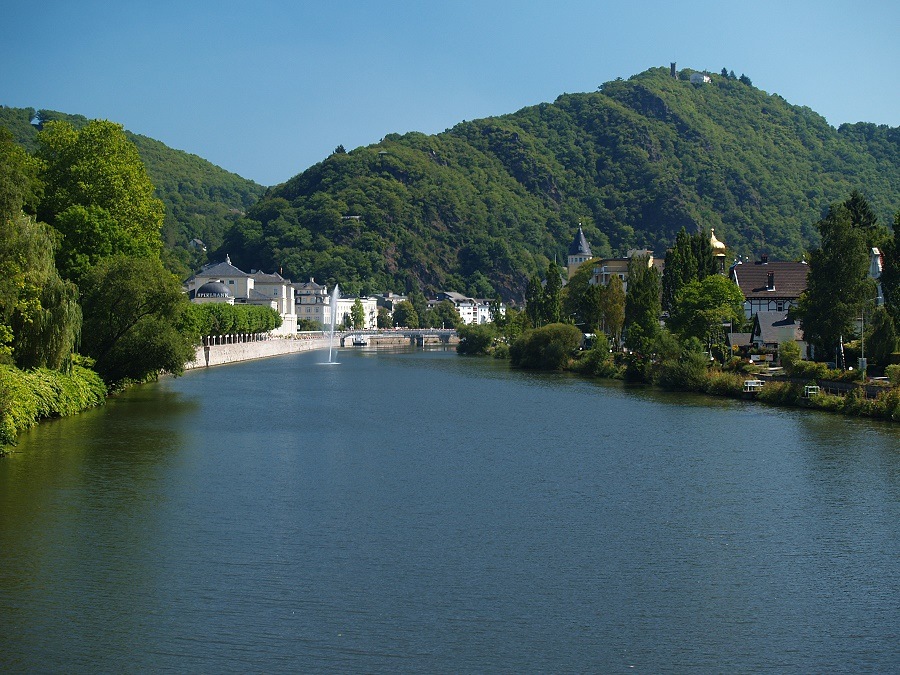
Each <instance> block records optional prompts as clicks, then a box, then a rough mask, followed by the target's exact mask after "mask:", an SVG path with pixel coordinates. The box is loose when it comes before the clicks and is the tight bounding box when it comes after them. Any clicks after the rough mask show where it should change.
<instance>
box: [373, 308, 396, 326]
mask: <svg viewBox="0 0 900 675" xmlns="http://www.w3.org/2000/svg"><path fill="white" fill-rule="evenodd" d="M375 321H376V325H377V326H378V328H393V327H394V319H393V317H392V316H391V313H390V312H389V311H388V310H387V308H386V307H379V308H378V315H377V316H376V317H375Z"/></svg>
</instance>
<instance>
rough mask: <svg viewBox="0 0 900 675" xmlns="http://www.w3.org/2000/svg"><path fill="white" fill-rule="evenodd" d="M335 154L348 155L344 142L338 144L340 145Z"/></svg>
mask: <svg viewBox="0 0 900 675" xmlns="http://www.w3.org/2000/svg"><path fill="white" fill-rule="evenodd" d="M334 154H335V155H346V154H347V150H346V149H345V148H344V145H343V143H341V144H338V146H337V147H336V148H335V149H334Z"/></svg>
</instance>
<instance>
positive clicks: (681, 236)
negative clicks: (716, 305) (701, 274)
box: [662, 227, 697, 311]
mask: <svg viewBox="0 0 900 675" xmlns="http://www.w3.org/2000/svg"><path fill="white" fill-rule="evenodd" d="M696 280H697V260H696V258H695V257H694V245H693V239H692V238H691V237H690V236H689V235H688V233H687V230H685V228H683V227H682V228H681V229H680V230H679V231H678V234H677V235H675V245H674V246H673V247H672V248H671V250H669V251H668V252H667V253H666V267H665V270H664V271H663V277H662V307H663V309H665V310H667V311H671V310H672V308H673V307H674V305H675V297H676V296H677V295H678V292H679V291H680V290H681V289H682V287H684V286H686V285H687V284H689V283H691V282H692V281H696Z"/></svg>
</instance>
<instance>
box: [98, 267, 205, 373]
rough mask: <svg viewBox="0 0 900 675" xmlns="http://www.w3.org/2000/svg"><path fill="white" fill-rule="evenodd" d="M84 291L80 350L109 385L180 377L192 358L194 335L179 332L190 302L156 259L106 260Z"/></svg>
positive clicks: (175, 280)
mask: <svg viewBox="0 0 900 675" xmlns="http://www.w3.org/2000/svg"><path fill="white" fill-rule="evenodd" d="M82 288H83V289H84V290H83V294H84V295H83V304H82V307H83V310H84V330H83V333H82V351H83V352H84V353H85V354H86V355H88V356H90V357H91V358H93V359H95V361H96V370H97V372H98V373H99V374H100V376H101V377H102V378H103V379H104V381H106V382H107V383H108V384H112V385H117V384H118V383H121V382H123V381H125V380H136V381H143V380H145V379H147V378H148V377H154V376H155V375H156V374H157V373H159V372H160V371H166V372H170V373H174V374H176V375H178V374H180V373H182V372H183V371H184V364H185V363H186V362H188V361H190V360H191V359H192V358H193V357H194V345H195V344H196V335H191V334H190V333H189V332H187V331H182V330H181V326H182V322H183V319H184V317H183V314H184V313H185V312H187V311H190V310H188V307H189V306H190V303H189V302H188V300H187V299H186V298H185V296H184V295H183V294H182V292H181V284H180V282H179V281H178V279H177V278H175V277H174V276H172V274H171V273H169V272H167V271H166V270H165V269H163V267H162V264H161V263H160V262H159V260H158V259H153V258H128V257H125V256H121V255H120V256H114V257H112V258H107V259H106V260H103V261H101V262H100V264H98V265H97V266H96V267H94V268H93V269H92V270H91V271H90V272H89V273H88V274H87V275H86V276H85V278H84V283H83V285H82Z"/></svg>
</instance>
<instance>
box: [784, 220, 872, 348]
mask: <svg viewBox="0 0 900 675" xmlns="http://www.w3.org/2000/svg"><path fill="white" fill-rule="evenodd" d="M817 227H818V229H819V232H820V233H821V234H822V246H821V248H820V249H819V250H817V251H813V252H812V254H811V256H810V261H809V276H808V282H807V289H806V291H805V292H804V293H803V295H802V296H801V297H800V302H799V307H798V311H797V313H798V315H799V316H800V325H801V327H802V328H803V334H804V336H805V338H806V341H807V342H808V343H810V344H811V345H813V347H814V349H815V356H816V358H817V359H818V360H827V359H829V358H831V357H832V356H833V355H834V354H835V350H836V349H837V347H838V344H839V342H840V340H841V338H843V339H844V340H848V339H850V337H851V336H853V335H854V334H855V331H856V318H857V316H859V312H860V311H861V310H862V308H863V306H864V305H865V304H866V303H868V302H869V301H870V299H872V298H874V297H875V288H874V284H873V283H872V281H871V280H870V279H869V277H868V273H869V251H868V247H867V245H866V233H865V231H864V230H863V229H862V228H861V227H857V226H856V224H855V223H854V222H853V218H852V213H851V211H850V209H848V208H847V206H846V204H833V205H832V206H831V207H830V208H829V210H828V214H827V215H826V216H825V218H823V219H822V220H820V221H819V222H818V223H817Z"/></svg>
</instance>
